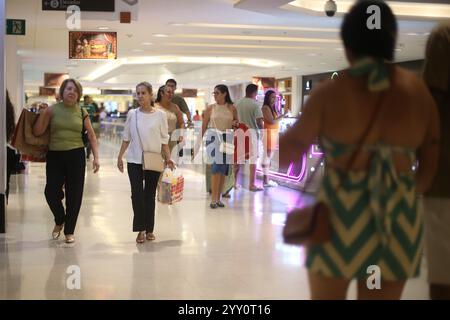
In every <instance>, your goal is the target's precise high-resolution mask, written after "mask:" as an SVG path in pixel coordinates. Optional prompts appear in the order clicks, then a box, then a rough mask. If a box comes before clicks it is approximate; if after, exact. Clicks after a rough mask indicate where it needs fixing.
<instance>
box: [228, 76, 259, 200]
mask: <svg viewBox="0 0 450 320" xmlns="http://www.w3.org/2000/svg"><path fill="white" fill-rule="evenodd" d="M257 95H258V86H257V85H255V84H249V85H248V86H247V88H246V89H245V97H244V98H242V99H240V100H239V101H238V102H236V109H237V111H238V117H239V121H240V122H242V123H244V124H245V125H246V126H247V127H248V128H249V129H251V130H252V131H254V132H255V133H256V139H254V138H252V141H250V180H249V187H248V188H249V190H250V191H261V190H264V188H261V187H258V186H257V185H256V182H255V181H256V162H257V159H258V149H259V140H260V136H261V133H260V132H259V129H262V128H263V114H262V110H261V106H260V105H258V103H257V102H256V96H257ZM250 137H254V136H253V135H250ZM240 166H241V165H240V164H236V165H235V174H236V178H237V174H238V172H239V170H240ZM236 181H237V179H236Z"/></svg>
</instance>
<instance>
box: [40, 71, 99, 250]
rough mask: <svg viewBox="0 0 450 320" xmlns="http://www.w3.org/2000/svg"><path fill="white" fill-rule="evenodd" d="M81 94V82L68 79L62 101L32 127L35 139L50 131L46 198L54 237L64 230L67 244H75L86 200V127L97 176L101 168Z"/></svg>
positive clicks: (57, 236)
mask: <svg viewBox="0 0 450 320" xmlns="http://www.w3.org/2000/svg"><path fill="white" fill-rule="evenodd" d="M82 93H83V88H82V87H81V84H80V83H78V81H76V80H74V79H67V80H65V81H64V82H63V83H62V84H61V87H60V89H59V95H60V97H62V101H60V102H58V103H57V104H55V105H53V106H51V107H48V108H45V109H42V110H41V112H40V116H39V117H38V120H37V121H36V123H35V124H34V128H33V133H34V134H35V135H36V136H40V135H42V134H43V133H44V132H45V131H46V130H47V129H49V130H50V143H49V151H48V153H47V164H46V176H47V177H46V178H47V179H46V180H47V183H46V186H45V198H46V200H47V203H48V205H49V207H50V209H51V211H52V213H53V215H54V218H55V227H54V229H53V232H52V237H53V239H55V240H56V239H58V238H59V236H60V234H61V231H62V230H63V229H64V234H65V236H66V242H67V243H73V242H74V241H75V238H74V236H73V234H74V231H75V226H76V222H77V218H78V213H79V212H80V208H81V202H82V199H83V188H84V175H85V166H86V155H85V151H84V143H83V139H82V130H83V125H84V127H85V128H86V130H87V132H88V137H89V143H90V144H91V146H92V151H93V154H94V161H93V169H94V173H96V172H97V171H98V170H99V168H100V164H99V157H98V148H97V139H96V137H95V133H94V130H93V129H92V125H91V122H90V120H89V117H88V115H87V113H86V111H85V110H82V109H81V108H80V105H79V102H80V97H81V96H82ZM63 190H65V194H64V191H63ZM63 198H66V208H64V206H63V204H62V199H63Z"/></svg>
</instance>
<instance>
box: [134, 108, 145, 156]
mask: <svg viewBox="0 0 450 320" xmlns="http://www.w3.org/2000/svg"><path fill="white" fill-rule="evenodd" d="M138 112H139V109H136V111H135V112H134V120H135V124H136V132H137V135H138V140H139V144H140V145H141V149H142V152H144V146H143V144H142V140H141V135H140V134H139V127H138Z"/></svg>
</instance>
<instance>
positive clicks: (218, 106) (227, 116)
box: [202, 84, 239, 209]
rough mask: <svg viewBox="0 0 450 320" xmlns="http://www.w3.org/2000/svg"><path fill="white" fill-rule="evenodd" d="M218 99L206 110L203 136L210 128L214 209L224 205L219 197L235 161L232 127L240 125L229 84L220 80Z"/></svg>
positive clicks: (208, 143)
mask: <svg viewBox="0 0 450 320" xmlns="http://www.w3.org/2000/svg"><path fill="white" fill-rule="evenodd" d="M214 99H215V100H216V103H215V104H213V105H210V106H209V107H208V108H207V109H206V110H205V113H204V117H203V123H202V136H204V134H205V132H207V129H210V130H208V132H207V137H206V153H207V155H208V163H211V164H212V166H211V191H212V194H211V204H210V207H211V209H216V208H217V207H220V208H223V207H225V205H224V204H223V203H222V201H220V197H221V193H222V190H223V184H224V181H225V176H227V174H228V172H229V170H231V167H230V164H231V163H233V154H234V144H233V142H234V141H233V133H232V131H231V130H232V129H233V128H236V127H237V126H238V125H239V121H238V115H237V110H236V107H235V106H234V105H233V101H232V100H231V97H230V92H229V91H228V87H227V86H226V85H223V84H219V85H217V86H216V87H215V88H214Z"/></svg>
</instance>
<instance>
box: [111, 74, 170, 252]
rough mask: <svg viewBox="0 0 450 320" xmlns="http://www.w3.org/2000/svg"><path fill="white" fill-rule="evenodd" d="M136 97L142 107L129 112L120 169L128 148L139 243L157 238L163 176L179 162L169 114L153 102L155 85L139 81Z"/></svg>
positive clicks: (132, 197)
mask: <svg viewBox="0 0 450 320" xmlns="http://www.w3.org/2000/svg"><path fill="white" fill-rule="evenodd" d="M136 96H137V99H138V102H139V108H137V109H133V110H130V111H129V112H128V116H127V120H126V123H125V129H124V132H123V142H122V146H121V148H120V152H119V156H118V159H117V167H118V169H119V170H120V172H123V171H124V170H123V169H124V166H123V159H122V158H123V155H124V154H125V151H126V150H127V149H128V152H127V155H126V160H127V171H128V177H129V179H130V185H131V202H132V205H133V213H134V217H133V231H134V232H138V235H137V238H136V242H137V243H143V242H145V239H147V240H149V241H151V240H155V235H154V234H153V228H154V225H155V196H156V188H157V185H158V180H159V176H160V175H161V172H162V171H163V170H164V167H165V166H167V167H169V168H170V169H174V167H175V165H174V162H173V161H172V160H171V159H170V151H169V146H168V143H169V133H168V127H167V116H166V113H165V112H163V111H161V110H158V109H156V108H155V107H154V105H153V101H152V97H153V90H152V85H151V84H150V83H148V82H141V83H139V84H138V85H137V86H136ZM161 152H162V153H163V154H164V156H165V159H167V160H166V161H164V160H163V158H162V156H161ZM142 180H144V184H143V183H142Z"/></svg>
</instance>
